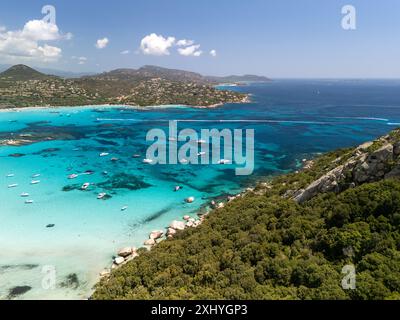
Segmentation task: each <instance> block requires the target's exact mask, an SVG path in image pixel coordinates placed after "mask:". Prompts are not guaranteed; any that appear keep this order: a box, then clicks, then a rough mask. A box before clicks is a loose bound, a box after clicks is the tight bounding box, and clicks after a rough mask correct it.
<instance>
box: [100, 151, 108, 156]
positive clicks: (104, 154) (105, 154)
mask: <svg viewBox="0 0 400 320" xmlns="http://www.w3.org/2000/svg"><path fill="white" fill-rule="evenodd" d="M108 155H109V153H108V152H102V153H100V157H107V156H108Z"/></svg>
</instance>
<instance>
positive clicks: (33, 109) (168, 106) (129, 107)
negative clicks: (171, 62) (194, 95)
mask: <svg viewBox="0 0 400 320" xmlns="http://www.w3.org/2000/svg"><path fill="white" fill-rule="evenodd" d="M250 102H251V95H250V94H247V95H246V97H245V98H243V100H242V101H240V102H220V103H215V104H212V105H208V106H190V105H184V104H164V105H151V106H138V105H129V104H93V105H82V106H33V107H16V108H0V113H2V112H23V111H38V110H59V109H65V108H71V109H74V108H76V109H78V108H80V109H83V108H88V109H100V108H126V109H134V110H149V109H157V108H159V109H167V108H195V109H214V108H218V107H221V106H224V105H225V104H229V103H234V104H242V103H250Z"/></svg>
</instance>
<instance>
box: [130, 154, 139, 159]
mask: <svg viewBox="0 0 400 320" xmlns="http://www.w3.org/2000/svg"><path fill="white" fill-rule="evenodd" d="M132 158H140V154H134V155H133V156H132Z"/></svg>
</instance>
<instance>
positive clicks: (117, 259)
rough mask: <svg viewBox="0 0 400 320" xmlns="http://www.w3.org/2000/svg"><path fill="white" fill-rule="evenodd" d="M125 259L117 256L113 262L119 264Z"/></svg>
mask: <svg viewBox="0 0 400 320" xmlns="http://www.w3.org/2000/svg"><path fill="white" fill-rule="evenodd" d="M124 261H125V259H124V258H123V257H117V258H115V259H114V263H115V264H116V265H117V266H119V265H120V264H121V263H124Z"/></svg>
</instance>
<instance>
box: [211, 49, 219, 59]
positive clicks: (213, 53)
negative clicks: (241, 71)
mask: <svg viewBox="0 0 400 320" xmlns="http://www.w3.org/2000/svg"><path fill="white" fill-rule="evenodd" d="M210 55H211V56H212V57H216V56H217V50H214V49H212V50H211V51H210Z"/></svg>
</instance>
